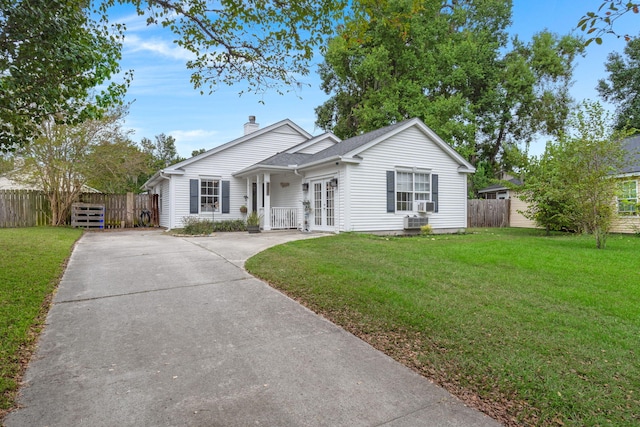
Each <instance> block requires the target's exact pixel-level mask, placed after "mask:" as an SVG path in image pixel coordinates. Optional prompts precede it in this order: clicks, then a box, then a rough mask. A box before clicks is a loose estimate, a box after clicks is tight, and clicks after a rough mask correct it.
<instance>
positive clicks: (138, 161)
mask: <svg viewBox="0 0 640 427" xmlns="http://www.w3.org/2000/svg"><path fill="white" fill-rule="evenodd" d="M87 161H88V163H89V164H90V165H91V166H92V168H91V170H90V173H89V176H88V178H89V179H88V180H87V184H88V185H89V186H91V187H93V188H96V189H98V190H100V191H102V192H103V193H110V194H124V193H128V192H131V193H140V192H141V191H142V190H141V188H140V186H141V185H142V184H143V183H144V181H145V180H146V177H147V175H148V174H149V170H148V167H147V157H146V155H145V154H144V153H143V152H142V150H140V148H139V147H138V145H137V144H136V143H134V142H133V141H131V140H130V139H129V138H128V135H126V134H125V133H124V132H122V133H118V134H115V135H114V136H113V138H112V139H103V140H101V141H99V142H98V143H97V144H96V145H94V146H92V147H91V150H90V152H89V155H88V158H87Z"/></svg>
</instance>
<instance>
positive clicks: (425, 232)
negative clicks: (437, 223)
mask: <svg viewBox="0 0 640 427" xmlns="http://www.w3.org/2000/svg"><path fill="white" fill-rule="evenodd" d="M431 233H433V228H432V227H431V225H430V224H425V225H423V226H422V227H420V234H422V235H423V236H426V235H428V234H431Z"/></svg>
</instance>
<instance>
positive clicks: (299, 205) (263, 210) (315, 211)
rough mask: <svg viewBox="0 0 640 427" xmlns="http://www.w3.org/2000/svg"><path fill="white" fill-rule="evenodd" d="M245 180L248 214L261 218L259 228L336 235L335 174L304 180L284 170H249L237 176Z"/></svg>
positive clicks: (268, 168) (302, 176)
mask: <svg viewBox="0 0 640 427" xmlns="http://www.w3.org/2000/svg"><path fill="white" fill-rule="evenodd" d="M236 177H237V178H243V179H245V183H246V193H245V194H246V195H245V201H246V206H247V209H248V211H249V212H257V213H258V215H259V216H260V228H261V229H262V230H264V231H270V230H300V231H320V232H337V231H338V229H337V225H338V205H337V192H338V190H337V183H338V179H337V177H336V174H335V173H332V174H324V175H320V176H313V177H307V176H304V175H303V174H301V173H298V171H297V170H295V169H292V168H288V167H287V168H283V167H266V166H263V167H260V168H251V170H247V171H243V172H240V173H238V174H236Z"/></svg>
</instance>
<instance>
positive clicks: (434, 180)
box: [431, 174, 438, 212]
mask: <svg viewBox="0 0 640 427" xmlns="http://www.w3.org/2000/svg"><path fill="white" fill-rule="evenodd" d="M431 201H432V202H433V205H434V209H433V210H434V212H438V175H436V174H432V175H431Z"/></svg>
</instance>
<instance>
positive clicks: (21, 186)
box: [0, 170, 100, 193]
mask: <svg viewBox="0 0 640 427" xmlns="http://www.w3.org/2000/svg"><path fill="white" fill-rule="evenodd" d="M0 190H34V191H40V190H42V188H41V187H40V186H38V185H36V184H33V183H30V182H29V180H27V179H25V177H24V174H21V173H20V170H14V171H12V172H9V173H7V174H6V175H2V176H0ZM81 192H82V193H100V191H99V190H96V189H95V188H92V187H89V186H88V185H84V184H83V185H82V190H81Z"/></svg>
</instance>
